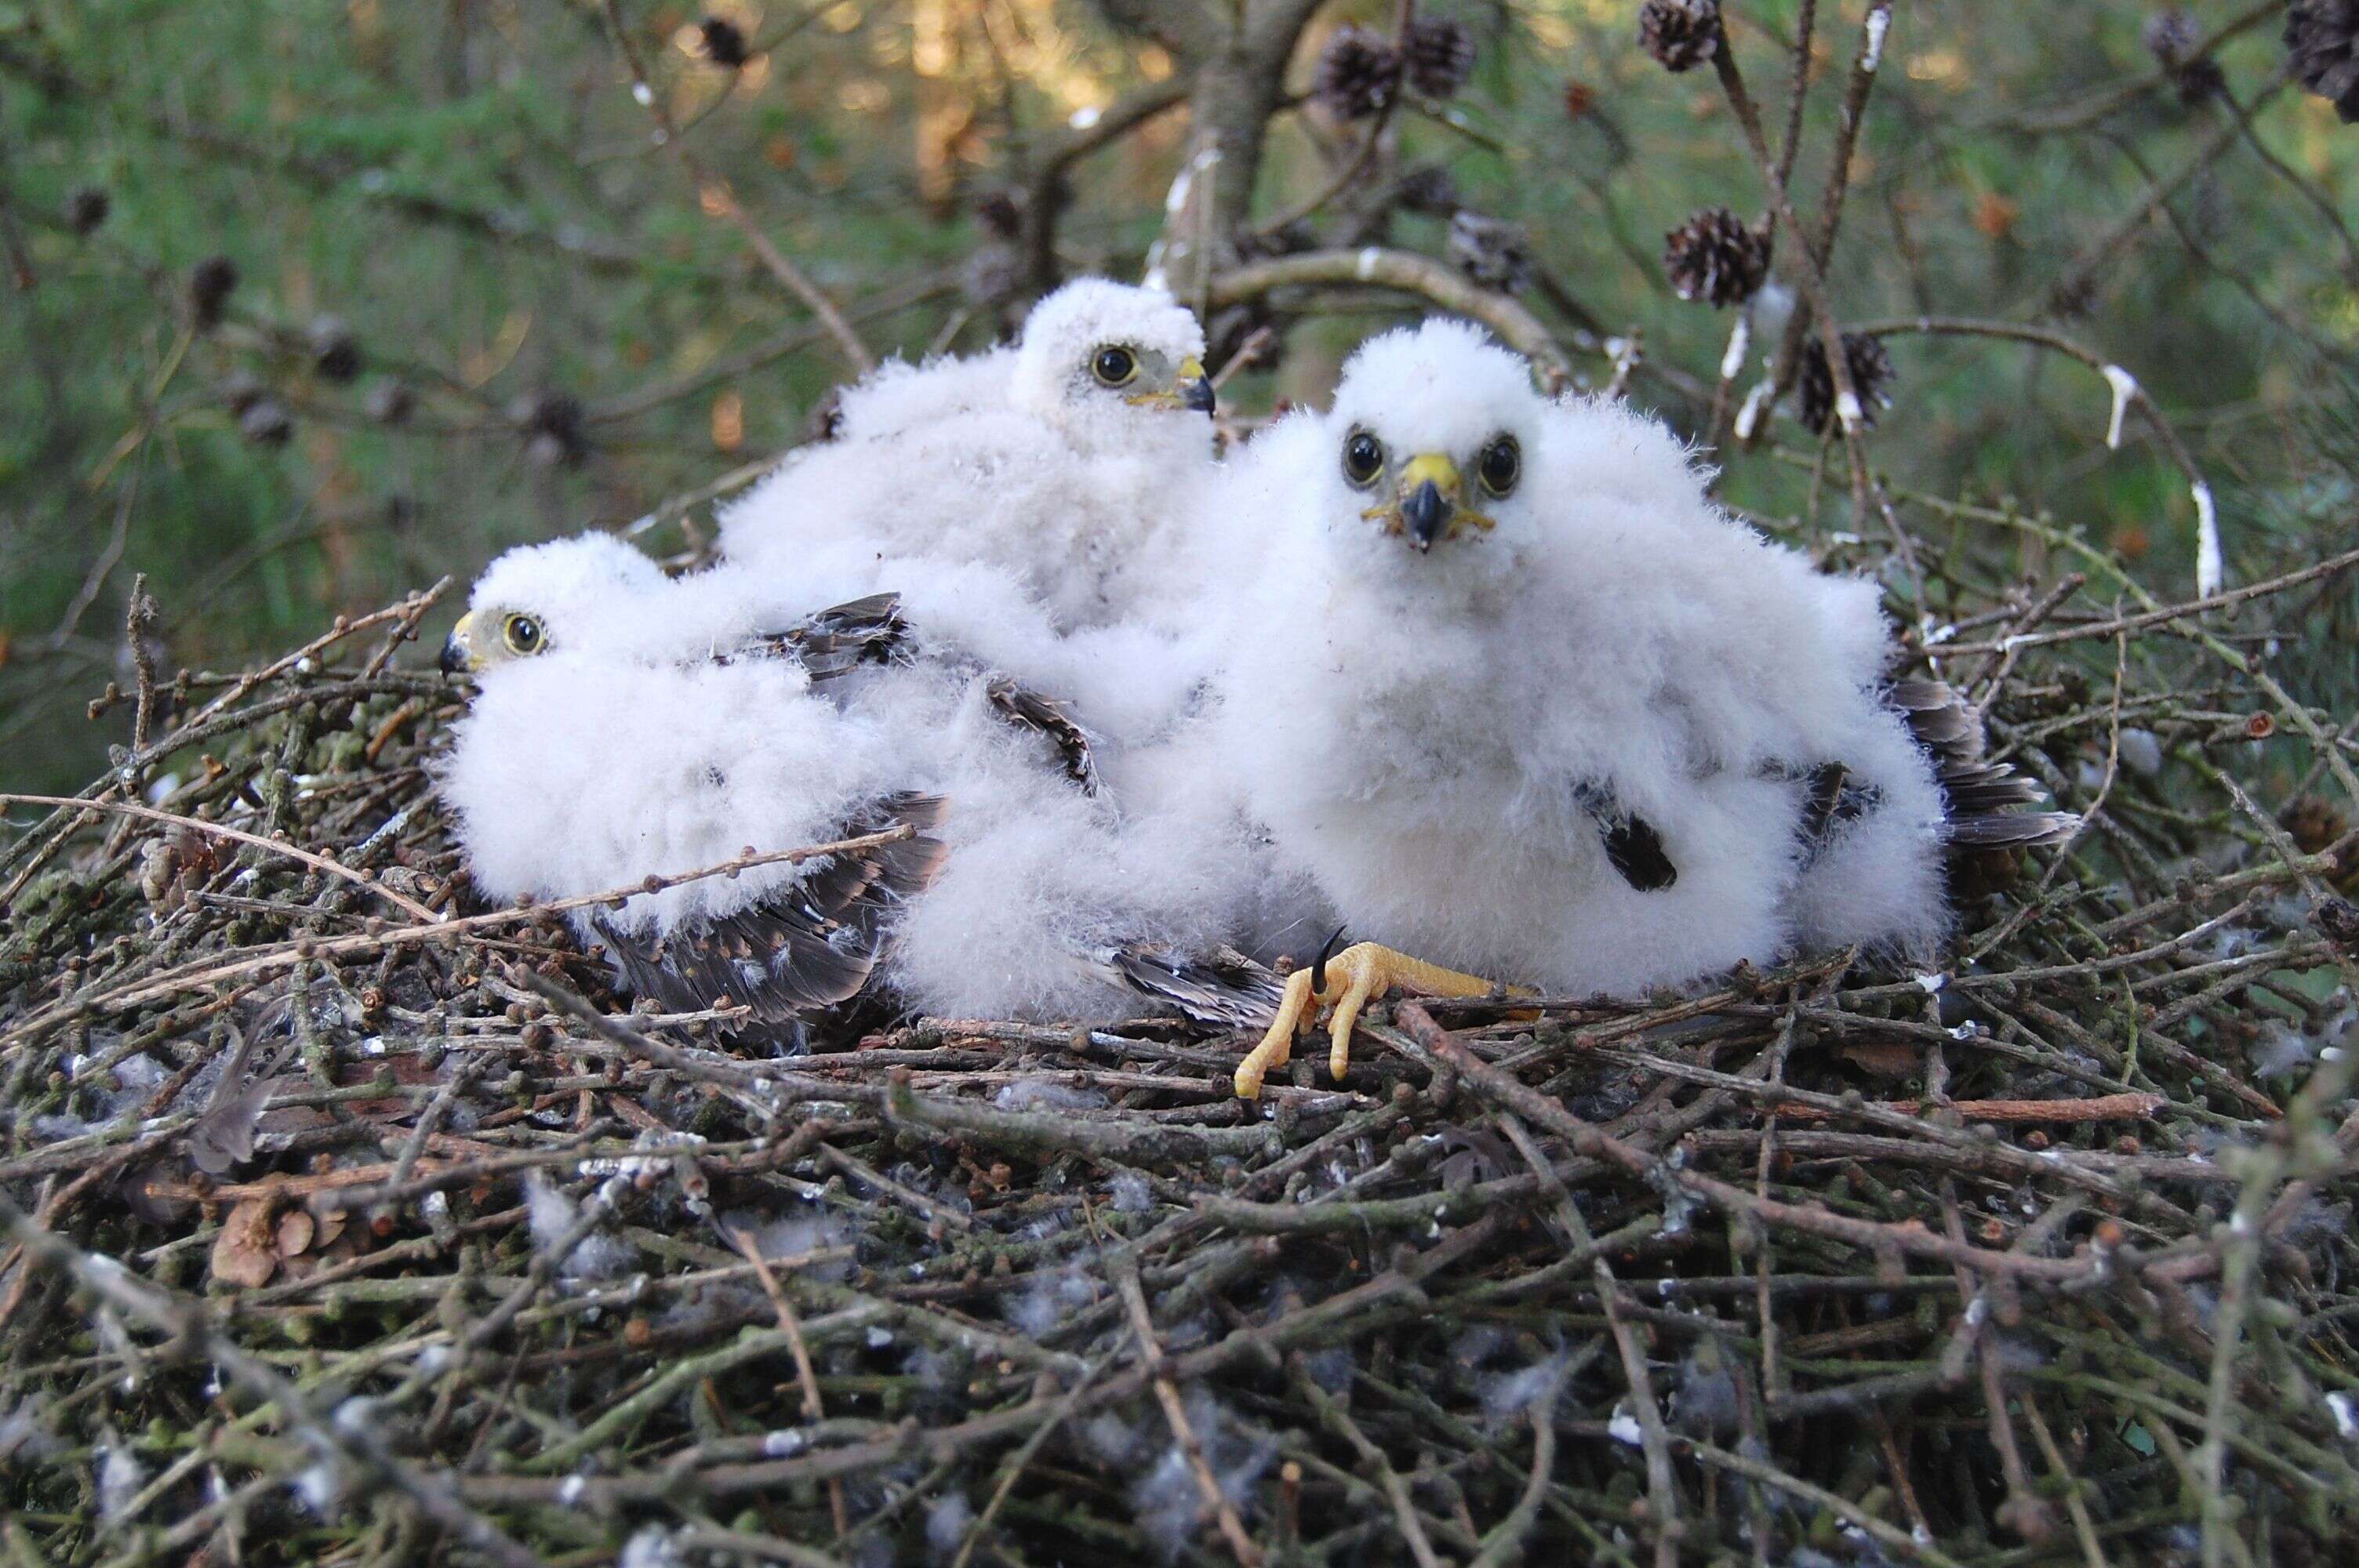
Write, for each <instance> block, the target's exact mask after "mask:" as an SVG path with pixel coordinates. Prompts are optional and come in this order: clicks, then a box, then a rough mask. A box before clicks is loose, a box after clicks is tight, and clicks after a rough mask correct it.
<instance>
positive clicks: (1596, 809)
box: [1572, 781, 1680, 892]
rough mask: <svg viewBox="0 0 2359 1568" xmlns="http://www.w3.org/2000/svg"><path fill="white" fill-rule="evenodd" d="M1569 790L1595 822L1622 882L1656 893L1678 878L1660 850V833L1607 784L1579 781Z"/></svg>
mask: <svg viewBox="0 0 2359 1568" xmlns="http://www.w3.org/2000/svg"><path fill="white" fill-rule="evenodd" d="M1572 793H1573V797H1574V798H1575V799H1576V800H1578V801H1579V802H1580V803H1581V807H1582V810H1584V811H1586V812H1587V813H1589V816H1590V820H1592V821H1593V822H1594V823H1595V824H1596V825H1597V841H1598V843H1599V844H1600V845H1602V846H1603V848H1604V850H1605V859H1606V861H1607V863H1608V864H1610V865H1611V866H1613V868H1614V871H1615V872H1616V873H1617V874H1619V875H1620V877H1621V878H1622V880H1623V881H1625V882H1627V883H1629V884H1630V885H1631V886H1632V887H1633V888H1636V890H1637V891H1638V892H1661V891H1662V890H1663V889H1665V888H1667V887H1669V886H1670V885H1671V884H1672V883H1673V882H1676V881H1679V880H1680V869H1679V867H1677V866H1675V865H1673V864H1672V863H1671V857H1670V855H1669V853H1668V852H1667V851H1666V850H1665V849H1663V836H1662V835H1661V834H1660V833H1658V832H1657V831H1655V826H1654V824H1653V823H1651V822H1648V821H1647V819H1646V818H1645V817H1643V816H1636V815H1634V814H1632V813H1631V812H1630V811H1629V810H1627V809H1626V808H1625V807H1624V806H1623V805H1622V803H1621V801H1619V800H1618V799H1616V798H1615V797H1614V791H1613V790H1612V788H1611V787H1609V786H1608V785H1605V784H1594V783H1591V782H1588V781H1583V782H1582V783H1580V784H1574V785H1573V786H1572Z"/></svg>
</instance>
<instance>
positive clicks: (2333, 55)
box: [2285, 0, 2359, 125]
mask: <svg viewBox="0 0 2359 1568" xmlns="http://www.w3.org/2000/svg"><path fill="white" fill-rule="evenodd" d="M2285 44H2286V51H2287V53H2288V54H2289V55H2291V56H2292V57H2293V74H2294V80H2295V81H2299V82H2300V83H2301V84H2302V86H2303V87H2304V88H2306V89H2307V90H2309V91H2310V92H2315V93H2316V94H2318V95H2319V96H2320V97H2321V98H2324V99H2326V100H2328V101H2329V102H2331V103H2333V105H2334V112H2335V113H2336V114H2340V115H2341V116H2343V124H2346V125H2348V124H2353V123H2354V122H2355V121H2359V0H2295V4H2294V6H2293V8H2292V9H2291V10H2289V11H2288V12H2287V13H2286V25H2285Z"/></svg>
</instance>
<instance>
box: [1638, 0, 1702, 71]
mask: <svg viewBox="0 0 2359 1568" xmlns="http://www.w3.org/2000/svg"><path fill="white" fill-rule="evenodd" d="M1720 38H1721V32H1720V0H1647V3H1646V4H1645V5H1642V6H1640V7H1639V8H1638V44H1639V47H1640V48H1642V49H1645V50H1646V51H1647V53H1648V54H1650V55H1653V56H1654V57H1655V59H1657V60H1658V61H1659V62H1661V64H1662V67H1663V69H1664V70H1671V71H1680V70H1694V69H1695V68H1696V67H1697V66H1700V65H1702V64H1704V63H1705V62H1707V61H1708V60H1710V59H1712V56H1713V55H1714V54H1715V53H1717V52H1718V50H1719V49H1720Z"/></svg>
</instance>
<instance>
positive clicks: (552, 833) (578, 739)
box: [440, 537, 1220, 1024]
mask: <svg viewBox="0 0 2359 1568" xmlns="http://www.w3.org/2000/svg"><path fill="white" fill-rule="evenodd" d="M617 552H623V553H625V554H627V549H626V547H625V546H620V545H618V544H616V543H615V542H614V541H612V540H608V539H603V538H599V537H588V538H584V539H581V540H573V541H560V542H559V543H558V544H555V545H548V546H534V547H532V548H530V549H528V550H523V551H516V552H512V553H511V554H510V555H509V556H507V557H503V558H502V559H501V560H500V561H498V562H495V564H494V565H493V567H492V568H490V569H489V570H488V571H487V572H486V573H485V574H484V578H483V579H482V580H481V581H480V582H479V583H478V585H477V588H476V590H475V592H474V594H473V600H472V602H471V607H470V610H469V611H468V614H467V616H466V617H465V618H464V619H463V620H462V623H461V625H460V627H459V628H458V629H456V630H455V631H454V633H453V634H452V643H451V657H450V660H449V662H450V663H451V664H452V665H461V666H465V667H469V668H472V669H473V670H474V671H475V672H476V676H477V680H478V684H479V690H478V692H477V694H476V696H475V697H474V700H473V704H472V705H471V708H470V710H469V712H468V714H467V716H466V718H465V719H463V720H462V723H461V725H460V727H459V730H458V733H457V736H456V740H455V743H454V746H453V750H452V752H451V757H450V759H449V761H448V762H447V763H446V765H445V766H444V768H443V770H442V775H441V779H440V786H441V790H442V793H443V795H444V797H445V799H446V800H447V801H448V802H449V803H450V805H451V807H452V808H453V810H454V813H455V815H456V816H457V818H458V823H459V829H460V836H461V838H462V842H463V843H464V845H465V847H466V849H467V851H468V855H469V860H470V866H471V870H472V873H473V878H474V880H475V881H476V882H477V883H478V884H479V885H480V886H481V887H482V888H483V890H484V892H486V893H487V894H489V895H490V896H491V897H493V898H495V899H499V900H503V901H506V900H513V899H515V898H516V897H518V896H520V895H524V894H530V895H532V896H534V897H537V898H540V899H543V900H549V899H559V898H567V897H575V896H581V895H584V894H588V893H592V892H604V891H606V890H609V889H618V888H629V887H632V886H635V885H636V884H639V883H640V882H641V881H643V880H644V879H647V878H650V877H653V878H658V879H668V878H672V877H676V876H679V875H680V874H681V873H684V872H689V871H698V870H701V869H703V868H705V867H709V866H714V865H719V864H722V863H723V862H726V861H729V860H734V859H736V858H738V857H740V856H741V855H742V854H743V853H744V852H745V850H747V849H752V850H756V851H773V850H780V849H793V848H798V847H800V846H802V845H806V844H820V843H828V842H833V841H835V840H838V839H841V838H846V837H850V836H853V835H856V834H864V833H871V832H875V831H878V830H882V829H886V828H890V827H895V826H897V825H900V824H907V825H908V826H909V827H911V828H913V829H914V830H915V835H916V836H915V837H914V838H908V839H903V840H899V841H896V842H893V843H889V844H885V845H881V846H878V847H875V848H874V849H866V850H863V851H860V852H858V853H856V854H839V855H835V856H830V857H822V858H819V859H814V860H809V861H805V862H802V863H799V864H798V863H791V862H785V861H779V862H773V863H770V864H766V865H761V866H756V867H752V868H748V869H745V870H744V871H740V872H738V873H737V874H736V875H734V876H728V877H708V878H701V879H696V880H692V881H677V882H670V883H669V884H668V885H663V886H660V887H658V888H656V889H655V890H654V891H643V892H636V893H632V894H630V895H629V896H628V897H627V898H626V899H625V901H624V903H623V904H622V906H621V907H620V908H619V909H607V908H595V909H584V910H577V911H574V912H572V914H571V918H572V919H573V921H574V923H575V925H576V929H577V931H578V932H579V933H580V935H582V939H583V940H584V942H585V943H592V944H597V945H601V946H604V947H606V948H607V949H608V950H609V952H610V953H611V954H613V956H614V957H615V959H616V961H617V964H618V967H619V968H620V969H621V971H622V973H623V977H624V979H625V982H626V983H628V984H629V985H631V986H632V987H633V988H634V989H640V990H643V991H647V992H650V993H651V994H655V995H657V996H658V998H659V999H661V1000H664V1001H666V1002H667V1003H668V1004H671V1005H679V1006H701V1005H706V1004H709V1003H711V1002H712V1001H714V1000H719V999H721V998H723V997H730V998H733V999H735V1000H744V1001H747V1002H750V1003H752V1004H754V1006H755V1008H756V1013H757V1015H758V1016H759V1018H760V1019H761V1020H762V1022H765V1023H767V1024H780V1023H785V1022H789V1021H791V1020H792V1019H794V1018H796V1017H799V1015H801V1014H802V1013H803V1012H804V1011H807V1010H808V1009H810V1008H811V1007H814V1006H820V1005H825V1004H829V1003H832V1002H837V1001H841V1000H847V999H848V998H849V997H851V996H853V995H855V994H858V993H860V992H862V991H864V990H866V989H870V988H871V987H872V986H881V987H882V988H883V989H887V990H889V991H891V992H892V993H894V994H895V995H896V996H897V998H898V999H899V1000H901V1001H903V1002H905V1003H906V1004H908V1005H910V1006H913V1007H916V1008H919V1009H921V1010H923V1011H930V1012H938V1013H945V1012H948V1013H963V1014H968V1015H978V1016H995V1017H998V1016H1080V1015H1083V1014H1096V1015H1105V1014H1107V1013H1110V1012H1113V1011H1133V1010H1135V1007H1136V1000H1135V998H1132V997H1130V996H1129V995H1128V993H1126V992H1125V991H1124V990H1123V989H1121V986H1120V982H1119V979H1118V978H1117V976H1116V974H1115V972H1114V970H1113V969H1111V968H1109V966H1108V964H1107V962H1106V961H1105V955H1106V953H1107V951H1108V950H1109V949H1111V948H1114V947H1117V946H1120V945H1122V944H1124V943H1126V942H1138V941H1144V942H1153V943H1158V944H1161V943H1171V944H1179V945H1182V946H1200V945H1203V944H1206V943H1209V942H1210V941H1211V940H1212V936H1213V935H1215V934H1216V926H1217V919H1218V914H1217V912H1218V910H1219V908H1220V903H1219V896H1218V895H1219V892H1220V884H1219V882H1218V881H1215V880H1214V875H1215V873H1216V872H1217V871H1218V870H1219V868H1218V866H1217V864H1215V865H1213V866H1209V867H1208V866H1207V864H1205V863H1204V861H1203V860H1202V858H1201V856H1200V855H1199V854H1198V853H1197V846H1196V845H1195V844H1194V843H1193V842H1192V841H1191V840H1190V837H1189V835H1187V834H1186V833H1185V832H1183V831H1182V830H1181V827H1180V825H1179V824H1177V823H1165V822H1163V821H1161V819H1159V818H1158V817H1156V816H1154V815H1153V814H1147V815H1146V816H1142V817H1141V818H1139V819H1137V820H1132V819H1128V818H1125V817H1122V816H1118V815H1117V814H1116V813H1115V812H1114V808H1113V806H1112V805H1111V804H1110V802H1109V801H1108V800H1107V799H1105V798H1104V797H1103V795H1093V794H1092V793H1091V792H1090V791H1089V790H1088V789H1087V788H1085V787H1084V781H1085V780H1087V779H1088V778H1089V776H1090V773H1091V769H1090V767H1089V766H1088V763H1089V762H1090V761H1091V760H1092V759H1093V755H1094V752H1093V747H1092V745H1091V737H1089V736H1088V735H1087V734H1086V733H1085V732H1083V731H1082V730H1080V729H1079V727H1078V726H1076V725H1074V724H1073V723H1072V722H1071V719H1070V718H1069V717H1068V716H1067V715H1066V714H1065V713H1064V712H1063V710H1062V709H1061V708H1059V707H1058V705H1056V704H1055V703H1054V702H1052V701H1049V700H1048V699H1047V698H1043V697H1038V694H1037V693H1034V692H1032V691H1030V690H1028V689H1027V687H1024V686H1023V685H1022V684H1021V683H1019V682H1017V681H1016V680H1014V679H1012V678H1010V676H1009V675H1008V673H1007V671H1006V668H1005V667H1002V666H1001V665H997V664H995V662H994V661H995V659H997V658H999V657H1001V656H1013V657H1014V658H1016V659H1017V660H1018V661H1021V660H1023V659H1026V658H1027V657H1028V658H1036V659H1038V660H1042V661H1052V660H1054V659H1057V658H1060V657H1061V656H1062V654H1061V650H1062V648H1063V643H1062V640H1061V639H1060V638H1058V637H1057V636H1056V635H1055V634H1054V633H1052V632H1051V631H1049V629H1048V627H1047V624H1046V622H1045V621H1044V620H1043V619H1042V617H1041V616H1040V614H1039V612H1038V610H1037V609H1030V608H1027V601H1026V600H1025V599H1024V596H1023V595H1022V594H1021V593H1020V591H1018V590H1017V589H1016V588H1015V586H1014V585H1013V583H1012V581H1009V580H1006V579H999V578H995V577H994V576H993V575H992V574H990V573H988V572H975V571H972V570H964V571H962V570H957V569H954V568H949V567H947V566H944V565H941V564H940V563H932V564H928V563H910V564H909V565H908V568H907V570H906V571H904V572H901V573H898V574H897V576H898V577H899V578H900V580H902V581H903V582H905V583H907V584H908V586H909V589H910V591H909V592H908V594H906V595H905V596H904V597H902V598H901V599H899V600H881V599H867V600H858V601H856V602H853V603H852V604H848V605H846V604H842V603H840V602H839V600H838V591H839V590H840V589H842V588H843V586H844V584H845V583H847V582H851V581H854V580H855V579H858V578H859V577H860V576H861V575H862V574H860V573H857V572H852V571H850V570H848V569H847V570H845V571H843V572H840V573H830V572H827V571H818V572H814V573H812V574H809V576H808V579H806V580H799V581H797V582H795V583H793V584H791V585H788V584H787V583H785V582H784V581H782V579H779V578H777V577H772V576H767V575H762V574H756V573H752V572H749V571H746V570H745V569H744V568H735V567H728V566H724V567H721V568H713V569H711V570H708V571H705V572H701V573H698V574H695V575H693V576H691V577H689V578H685V579H679V580H678V581H671V580H668V579H664V578H663V577H662V575H661V574H660V573H659V572H656V571H653V569H652V568H649V569H647V570H646V571H642V570H641V569H640V568H639V567H638V566H636V565H634V564H633V563H632V562H630V561H628V560H625V559H624V558H622V556H621V555H619V554H618V553H617ZM928 608H931V609H933V610H936V611H939V612H940V624H938V625H935V626H928V625H927V622H925V620H924V619H923V617H924V614H925V612H926V610H927V609H928ZM921 627H924V628H926V629H924V630H919V628H921ZM945 627H947V628H948V630H947V631H945V630H944V629H943V628H945ZM961 632H965V633H973V641H974V642H975V643H982V644H984V646H983V647H982V648H980V649H976V648H973V647H971V646H967V645H964V644H962V642H961V641H960V639H959V637H958V635H957V633H961ZM1101 678H1104V677H1103V673H1102V675H1101Z"/></svg>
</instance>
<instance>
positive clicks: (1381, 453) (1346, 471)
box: [1343, 430, 1385, 484]
mask: <svg viewBox="0 0 2359 1568" xmlns="http://www.w3.org/2000/svg"><path fill="white" fill-rule="evenodd" d="M1384 466H1385V444H1384V443H1383V442H1382V441H1379V440H1377V439H1376V438H1375V437H1374V436H1371V435H1369V434H1368V433H1367V432H1366V431H1365V430H1354V431H1353V432H1352V433H1351V435H1349V436H1348V437H1346V438H1344V440H1343V477H1344V478H1345V479H1348V480H1350V481H1352V482H1353V484H1365V483H1367V482H1368V481H1370V480H1372V479H1374V478H1375V477H1376V470H1379V469H1381V468H1383V467H1384Z"/></svg>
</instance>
